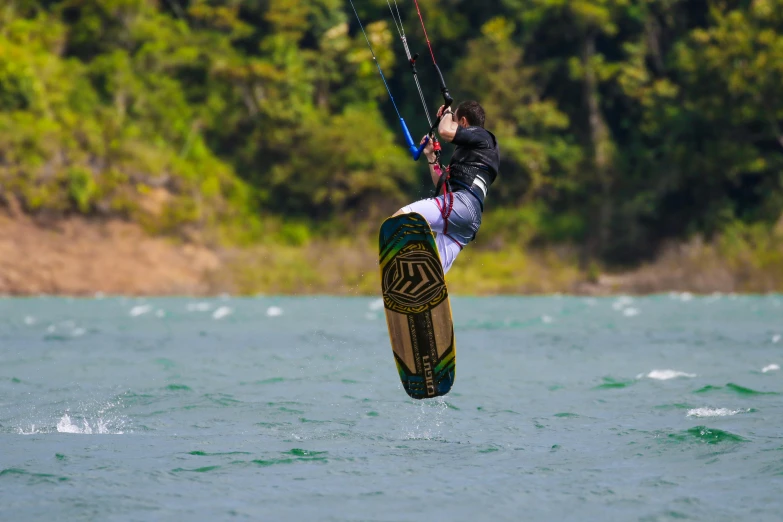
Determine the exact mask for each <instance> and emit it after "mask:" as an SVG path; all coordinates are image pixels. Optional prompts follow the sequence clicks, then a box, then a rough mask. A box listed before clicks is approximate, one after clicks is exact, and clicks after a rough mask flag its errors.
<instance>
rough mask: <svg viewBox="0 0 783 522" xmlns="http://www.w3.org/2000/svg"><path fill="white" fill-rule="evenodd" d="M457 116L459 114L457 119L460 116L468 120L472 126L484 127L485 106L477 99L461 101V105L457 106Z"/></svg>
mask: <svg viewBox="0 0 783 522" xmlns="http://www.w3.org/2000/svg"><path fill="white" fill-rule="evenodd" d="M455 116H457V121H459V119H460V118H465V119H466V120H468V125H470V126H471V127H481V128H482V129H483V128H484V120H485V119H486V114H484V108H483V107H482V106H481V105H479V102H477V101H464V102H462V103H460V104H459V107H457V112H456V113H455Z"/></svg>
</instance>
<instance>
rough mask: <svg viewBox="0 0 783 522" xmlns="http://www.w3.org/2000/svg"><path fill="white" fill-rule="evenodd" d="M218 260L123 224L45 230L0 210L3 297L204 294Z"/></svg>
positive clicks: (71, 221) (68, 224)
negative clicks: (4, 295) (96, 294)
mask: <svg viewBox="0 0 783 522" xmlns="http://www.w3.org/2000/svg"><path fill="white" fill-rule="evenodd" d="M219 266H220V261H219V259H218V257H217V255H216V254H215V253H213V252H212V251H210V250H208V249H206V248H204V247H198V246H193V245H180V244H175V243H172V242H171V241H169V240H166V239H161V238H152V237H149V236H148V235H146V234H145V233H144V231H143V230H142V229H141V227H139V226H138V225H135V224H132V223H127V222H123V221H119V220H110V221H102V222H97V221H89V220H85V219H83V218H67V219H62V220H57V221H56V222H54V223H53V224H51V225H48V226H42V225H40V224H37V223H35V222H34V221H32V220H31V219H30V218H28V217H26V216H19V215H17V216H14V217H13V218H12V217H10V216H7V215H5V214H3V213H0V294H11V295H35V294H66V295H93V294H95V293H96V292H103V293H105V294H125V295H142V294H145V295H148V294H205V293H209V292H210V290H211V289H210V288H209V285H208V284H207V283H206V281H207V277H206V275H207V274H209V273H210V272H212V271H214V270H216V269H217V268H218V267H219Z"/></svg>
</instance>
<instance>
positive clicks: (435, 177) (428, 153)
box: [421, 136, 443, 187]
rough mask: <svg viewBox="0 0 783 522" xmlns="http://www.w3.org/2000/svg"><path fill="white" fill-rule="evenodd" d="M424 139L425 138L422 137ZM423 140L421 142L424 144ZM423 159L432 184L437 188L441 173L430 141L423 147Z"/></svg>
mask: <svg viewBox="0 0 783 522" xmlns="http://www.w3.org/2000/svg"><path fill="white" fill-rule="evenodd" d="M424 139H426V136H425V137H424ZM424 139H422V140H421V141H422V142H424ZM423 152H424V157H425V158H427V163H429V164H430V165H429V166H430V177H431V178H432V184H433V185H435V186H436V187H437V186H438V181H439V180H440V176H441V174H443V171H442V170H441V168H440V165H438V157H437V156H436V155H435V148H434V147H433V146H432V140H431V139H430V140H429V143H427V146H426V147H424V151H423Z"/></svg>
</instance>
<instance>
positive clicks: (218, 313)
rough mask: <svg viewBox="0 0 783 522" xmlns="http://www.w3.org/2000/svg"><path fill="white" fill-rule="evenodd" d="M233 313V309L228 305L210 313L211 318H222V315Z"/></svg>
mask: <svg viewBox="0 0 783 522" xmlns="http://www.w3.org/2000/svg"><path fill="white" fill-rule="evenodd" d="M233 313H234V310H232V309H231V308H229V307H228V306H221V307H220V308H218V309H217V310H215V311H214V312H213V313H212V319H223V318H224V317H226V316H228V315H231V314H233Z"/></svg>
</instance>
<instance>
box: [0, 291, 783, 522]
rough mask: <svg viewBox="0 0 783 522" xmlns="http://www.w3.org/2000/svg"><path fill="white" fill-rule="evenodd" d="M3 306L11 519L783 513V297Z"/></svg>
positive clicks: (0, 354)
mask: <svg viewBox="0 0 783 522" xmlns="http://www.w3.org/2000/svg"><path fill="white" fill-rule="evenodd" d="M453 307H454V319H455V325H456V334H457V354H458V355H457V379H456V383H455V386H454V389H453V392H452V393H451V394H449V395H448V396H447V397H446V398H445V400H433V401H425V402H414V401H412V400H411V399H408V398H407V396H406V395H405V393H404V392H403V390H402V387H401V385H400V383H399V380H398V377H397V372H396V369H395V367H394V361H393V359H392V355H391V349H390V347H389V344H388V337H387V332H386V325H385V321H384V319H383V312H382V310H381V309H380V308H379V302H378V301H377V300H375V299H359V298H356V299H342V298H328V297H319V298H271V297H259V298H254V299H234V298H223V299H213V300H207V301H199V300H194V299H184V298H183V299H147V300H136V299H124V298H96V299H86V300H72V299H55V298H47V297H41V298H33V299H0V519H2V520H77V519H79V520H227V519H240V520H241V519H246V520H378V521H380V520H384V521H387V520H388V521H397V520H400V521H402V520H436V521H437V520H449V521H452V520H471V521H472V520H552V521H562V520H574V521H581V520H643V521H654V520H680V519H693V520H711V521H714V520H727V521H729V520H751V519H752V520H754V521H757V520H780V519H782V518H783V375H782V374H781V371H779V370H777V369H775V368H776V366H774V365H781V366H783V337H782V336H783V297H781V296H758V297H738V296H721V295H715V296H709V297H699V298H692V297H691V296H688V295H685V296H683V295H661V296H654V297H649V298H636V299H630V298H606V299H590V298H575V297H545V298H486V299H483V298H482V299H478V298H476V299H473V298H460V299H454V300H453Z"/></svg>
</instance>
